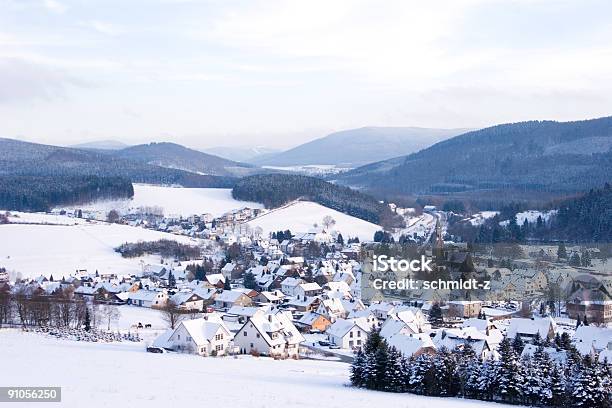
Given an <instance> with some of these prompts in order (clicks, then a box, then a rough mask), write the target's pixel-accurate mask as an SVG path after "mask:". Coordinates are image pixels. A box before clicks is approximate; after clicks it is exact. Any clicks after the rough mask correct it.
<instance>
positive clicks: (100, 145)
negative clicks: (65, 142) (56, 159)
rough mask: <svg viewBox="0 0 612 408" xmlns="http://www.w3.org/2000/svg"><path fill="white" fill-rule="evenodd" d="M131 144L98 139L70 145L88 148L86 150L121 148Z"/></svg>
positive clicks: (77, 147)
mask: <svg viewBox="0 0 612 408" xmlns="http://www.w3.org/2000/svg"><path fill="white" fill-rule="evenodd" d="M128 146H129V145H127V144H125V143H123V142H120V141H118V140H96V141H93V142H86V143H78V144H75V145H70V146H68V147H71V148H75V149H86V150H89V149H91V150H121V149H125V148H126V147H128Z"/></svg>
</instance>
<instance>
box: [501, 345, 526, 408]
mask: <svg viewBox="0 0 612 408" xmlns="http://www.w3.org/2000/svg"><path fill="white" fill-rule="evenodd" d="M498 351H499V360H498V361H497V362H496V365H495V366H496V381H495V388H496V395H497V396H498V397H499V398H500V399H501V400H502V401H506V402H511V403H513V402H516V401H517V400H518V398H519V397H520V395H521V388H520V385H519V384H521V382H522V380H523V376H522V374H523V373H522V370H521V366H520V364H519V361H518V358H517V355H516V352H515V351H514V349H513V348H512V345H511V344H510V340H508V338H507V337H505V338H504V339H503V340H502V341H501V342H500V343H499V349H498Z"/></svg>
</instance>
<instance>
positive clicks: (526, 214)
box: [499, 210, 557, 225]
mask: <svg viewBox="0 0 612 408" xmlns="http://www.w3.org/2000/svg"><path fill="white" fill-rule="evenodd" d="M556 213H557V210H550V211H536V210H528V211H523V212H520V213H517V214H516V223H517V224H518V225H523V223H524V222H525V220H527V222H528V223H535V222H536V221H537V220H538V217H539V216H541V217H542V220H543V221H544V222H546V221H548V220H549V219H550V217H551V216H553V215H555V214H556ZM508 223H509V221H507V220H506V221H502V222H500V223H499V225H508Z"/></svg>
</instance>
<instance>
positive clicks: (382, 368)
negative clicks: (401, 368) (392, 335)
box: [374, 341, 389, 390]
mask: <svg viewBox="0 0 612 408" xmlns="http://www.w3.org/2000/svg"><path fill="white" fill-rule="evenodd" d="M388 365H389V352H388V348H387V343H386V342H384V341H383V342H381V343H380V345H379V346H378V349H376V353H374V366H375V368H374V372H375V374H374V375H375V377H376V379H375V381H374V383H375V386H374V389H375V390H386V389H387V378H386V374H387V368H388Z"/></svg>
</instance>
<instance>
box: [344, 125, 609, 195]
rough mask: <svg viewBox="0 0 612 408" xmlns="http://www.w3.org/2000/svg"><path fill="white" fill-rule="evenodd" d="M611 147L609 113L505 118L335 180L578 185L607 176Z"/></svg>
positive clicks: (495, 186)
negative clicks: (573, 118) (509, 120)
mask: <svg viewBox="0 0 612 408" xmlns="http://www.w3.org/2000/svg"><path fill="white" fill-rule="evenodd" d="M611 148H612V117H605V118H600V119H592V120H583V121H574V122H555V121H530V122H521V123H511V124H503V125H497V126H493V127H489V128H486V129H481V130H476V131H472V132H468V133H465V134H462V135H460V136H456V137H453V138H451V139H448V140H445V141H442V142H439V143H437V144H435V145H433V146H431V147H429V148H427V149H424V150H422V151H420V152H417V153H413V154H410V155H407V156H403V157H397V158H394V159H391V160H385V161H380V162H377V163H372V164H369V165H366V166H362V167H360V168H357V169H354V170H352V171H349V172H346V173H343V174H342V175H340V176H338V177H337V179H336V182H338V183H340V184H343V185H349V186H353V187H359V188H364V189H369V190H372V191H374V190H376V191H379V192H385V193H394V194H414V193H442V194H448V193H454V192H463V191H478V190H512V189H517V190H524V191H552V192H557V191H558V192H575V191H584V190H585V189H588V188H591V187H597V186H600V185H603V184H604V183H605V182H607V181H609V180H610V177H611V176H610V174H612V150H610V149H611Z"/></svg>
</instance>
